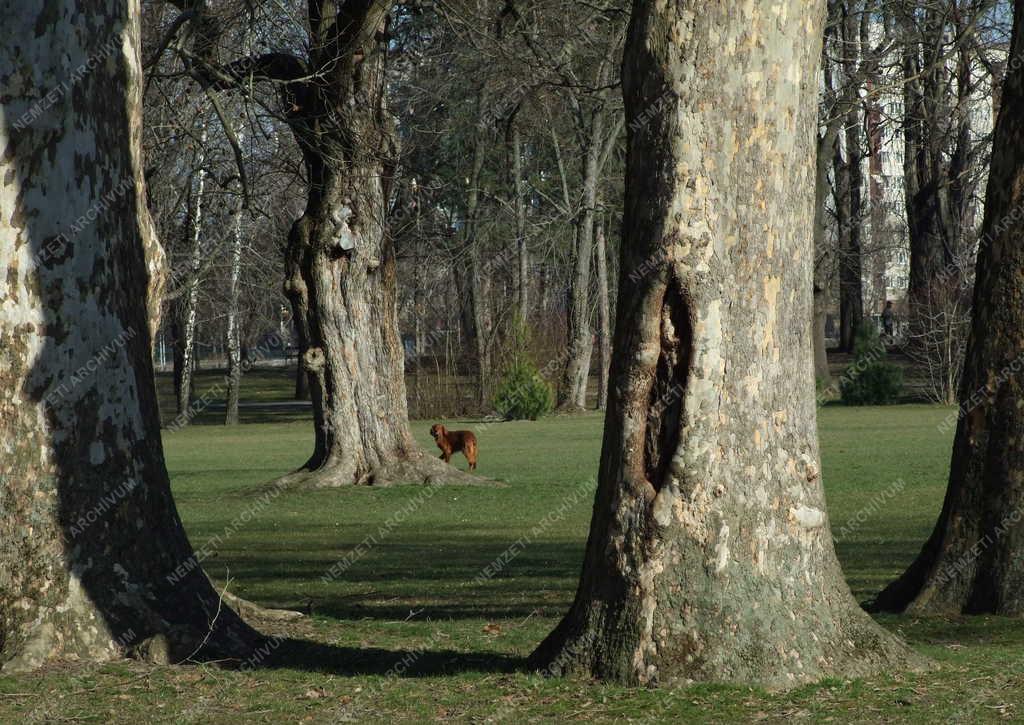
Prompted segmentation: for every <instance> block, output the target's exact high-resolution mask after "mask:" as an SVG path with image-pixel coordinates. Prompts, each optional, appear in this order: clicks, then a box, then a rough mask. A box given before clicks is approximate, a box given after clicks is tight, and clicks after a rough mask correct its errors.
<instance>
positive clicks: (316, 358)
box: [302, 347, 326, 374]
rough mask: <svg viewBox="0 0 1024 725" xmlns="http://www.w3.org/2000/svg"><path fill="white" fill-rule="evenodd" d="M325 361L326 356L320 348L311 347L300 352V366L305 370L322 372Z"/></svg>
mask: <svg viewBox="0 0 1024 725" xmlns="http://www.w3.org/2000/svg"><path fill="white" fill-rule="evenodd" d="M325 362H326V357H325V356H324V351H323V349H322V348H319V347H311V348H309V349H308V350H306V352H304V353H303V354H302V367H303V369H305V370H306V372H310V373H314V374H316V373H320V372H323V369H324V364H325Z"/></svg>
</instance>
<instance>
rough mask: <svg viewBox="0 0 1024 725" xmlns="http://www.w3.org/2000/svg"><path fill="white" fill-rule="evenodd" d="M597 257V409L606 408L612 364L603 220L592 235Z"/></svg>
mask: <svg viewBox="0 0 1024 725" xmlns="http://www.w3.org/2000/svg"><path fill="white" fill-rule="evenodd" d="M594 242H595V244H594V255H595V256H596V257H597V349H598V354H599V358H600V359H599V360H598V368H597V409H598V410H605V409H607V407H608V371H609V370H610V369H611V363H612V332H611V306H610V303H609V301H608V252H607V250H606V249H605V236H604V219H603V218H599V219H598V221H597V228H596V230H595V235H594Z"/></svg>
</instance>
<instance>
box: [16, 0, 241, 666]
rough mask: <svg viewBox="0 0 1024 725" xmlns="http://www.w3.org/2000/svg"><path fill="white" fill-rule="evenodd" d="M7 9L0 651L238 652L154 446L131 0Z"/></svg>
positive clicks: (160, 655) (153, 271) (150, 272)
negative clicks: (73, 76) (71, 75)
mask: <svg viewBox="0 0 1024 725" xmlns="http://www.w3.org/2000/svg"><path fill="white" fill-rule="evenodd" d="M0 17H3V18H4V23H5V26H4V38H5V40H4V43H3V44H2V45H0V87H2V88H4V89H5V91H4V95H3V97H2V103H3V108H2V109H0V148H3V149H5V152H4V154H3V155H2V156H0V183H2V186H0V199H2V202H0V205H2V206H3V208H4V210H5V213H3V214H0V258H2V259H4V260H5V261H6V263H7V274H6V275H5V276H4V278H3V282H0V297H2V298H3V299H4V300H5V303H4V305H3V306H2V308H0V389H3V390H4V391H6V393H7V394H5V395H3V396H0V440H3V441H4V446H3V447H0V510H2V511H3V512H4V515H3V516H2V517H0V583H2V584H0V664H2V668H3V671H4V672H12V671H18V670H24V669H30V668H34V667H38V666H40V665H41V664H42V663H44V662H45V661H47V660H49V659H52V658H61V657H77V658H78V659H79V660H88V661H103V660H109V659H111V658H114V657H117V656H119V655H121V654H124V653H126V652H129V653H135V654H137V655H140V656H146V657H148V658H150V659H155V660H163V661H175V662H176V661H180V660H183V659H184V658H186V657H189V656H190V655H191V656H192V657H202V658H204V659H205V658H210V657H214V658H218V659H220V658H227V657H234V658H238V657H245V656H247V655H248V653H250V652H251V650H252V647H253V645H254V644H256V643H257V642H258V641H259V638H258V635H257V634H256V633H255V632H253V631H252V630H251V629H249V628H248V627H247V626H246V625H245V624H244V623H243V622H241V620H239V619H238V617H237V616H236V615H235V614H234V613H233V612H232V611H231V610H230V609H228V608H227V607H222V606H221V603H220V602H219V601H218V596H217V592H216V591H215V590H214V589H213V588H212V586H211V585H210V582H209V580H208V579H207V578H206V576H205V575H204V573H203V570H202V568H201V567H199V566H198V564H197V561H196V558H195V556H194V554H193V550H192V547H191V546H190V545H189V542H188V540H187V539H186V537H185V532H184V529H183V528H182V525H181V521H180V519H179V518H178V514H177V511H176V509H175V506H174V501H173V499H172V497H171V491H170V485H169V482H168V477H167V470H166V468H165V466H164V459H163V451H162V448H161V443H160V430H159V420H158V412H157V402H156V390H155V387H154V382H153V364H152V358H151V355H150V340H151V329H150V325H151V322H152V321H153V320H154V319H155V317H154V314H153V304H154V301H153V296H154V295H153V292H154V290H155V288H156V287H158V286H159V284H158V283H159V281H160V277H161V276H162V267H161V259H162V252H161V251H160V246H159V243H158V241H157V239H156V237H155V235H154V234H153V225H152V222H151V220H150V219H149V212H148V211H147V208H146V198H145V191H144V182H143V174H142V159H141V151H142V140H141V124H142V67H141V62H140V58H139V37H140V31H139V17H140V8H139V3H138V2H137V0H132V1H131V2H125V1H124V0H104V1H97V2H91V3H85V4H82V3H73V2H70V1H69V0H49V1H48V2H45V3H41V4H40V7H39V9H36V10H32V9H29V6H27V5H25V4H24V3H22V2H15V0H2V1H0ZM100 58H102V59H103V60H102V61H100V62H95V59H100ZM72 67H81V68H86V67H88V68H89V70H88V72H87V73H85V74H84V75H82V76H81V77H80V78H79V79H78V80H77V82H76V85H75V87H74V89H73V90H71V91H70V92H67V93H63V94H60V95H55V94H50V95H47V93H48V92H49V91H50V89H54V88H61V87H62V84H64V83H66V82H67V78H68V69H69V68H72ZM25 68H31V69H32V72H31V73H30V74H26V73H25V71H24V69H25ZM44 98H47V99H52V103H50V102H49V101H48V102H47V103H45V104H43V103H42V99H44ZM126 179H127V180H131V181H132V183H130V184H129V186H128V187H127V189H126V188H125V186H124V182H125V180H126ZM84 215H88V217H89V218H91V219H93V220H92V221H91V222H90V223H88V224H86V225H84V226H81V225H80V224H79V220H80V219H81V218H82V217H83V216H84Z"/></svg>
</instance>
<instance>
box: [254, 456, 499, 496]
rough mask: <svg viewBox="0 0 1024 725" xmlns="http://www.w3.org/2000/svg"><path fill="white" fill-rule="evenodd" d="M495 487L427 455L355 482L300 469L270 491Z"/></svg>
mask: <svg viewBox="0 0 1024 725" xmlns="http://www.w3.org/2000/svg"><path fill="white" fill-rule="evenodd" d="M397 485H412V486H441V485H461V486H495V487H504V486H505V485H507V484H505V483H502V482H500V481H495V480H492V479H489V478H483V477H481V476H477V475H475V474H473V473H470V472H468V471H461V470H459V469H458V468H456V467H455V466H453V465H451V464H448V463H445V462H444V461H442V460H440V459H438V458H433V457H431V456H428V455H426V454H422V455H420V456H417V457H416V458H412V459H407V460H398V461H392V462H390V463H387V464H385V465H383V466H378V467H377V468H375V469H373V470H372V471H369V472H368V473H365V474H363V475H362V476H360V477H359V478H358V479H357V480H353V476H352V474H351V470H350V469H348V468H347V467H342V466H340V465H328V466H324V467H322V468H318V469H316V470H313V471H310V470H308V469H299V470H297V471H293V472H292V473H288V474H285V475H284V476H281V477H280V478H278V479H276V480H275V481H272V482H271V483H270V484H269V486H268V488H281V489H300V490H302V489H320V488H340V487H342V486H377V487H381V486H397Z"/></svg>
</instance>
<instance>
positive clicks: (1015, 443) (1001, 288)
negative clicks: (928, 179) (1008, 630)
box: [875, 3, 1024, 616]
mask: <svg viewBox="0 0 1024 725" xmlns="http://www.w3.org/2000/svg"><path fill="white" fill-rule="evenodd" d="M1022 24H1024V6H1022V5H1021V3H1017V4H1016V7H1015V11H1014V30H1013V40H1012V45H1011V57H1020V55H1021V54H1022V53H1024V25H1022ZM1022 148H1024V69H1022V68H1021V67H1020V66H1019V64H1018V65H1013V64H1011V66H1010V68H1009V70H1008V72H1007V76H1006V81H1005V83H1004V87H1003V94H1002V106H1001V108H1000V111H999V118H998V121H997V124H996V129H995V138H994V141H993V149H992V167H991V172H990V174H989V181H988V191H987V196H986V201H985V221H984V224H983V228H982V239H985V240H988V243H987V244H983V245H982V247H981V249H980V251H979V253H978V260H977V282H976V284H975V289H974V311H973V321H972V328H971V334H970V339H969V341H968V348H967V359H966V363H965V367H964V374H963V378H962V380H961V386H960V408H959V412H960V414H961V415H960V417H959V422H958V425H957V429H956V437H955V439H954V442H953V458H952V464H951V466H950V474H949V488H948V489H947V491H946V499H945V503H944V504H943V507H942V513H941V514H940V516H939V520H938V523H937V524H936V526H935V530H934V532H933V533H932V535H931V538H930V539H929V540H928V542H927V543H926V544H925V546H924V549H923V550H922V552H921V554H920V555H919V556H918V558H917V560H916V561H915V562H914V563H913V564H912V565H911V566H910V568H909V569H907V571H906V572H905V573H904V574H903V576H902V577H900V578H899V579H898V580H897V581H895V582H893V583H892V584H890V585H889V586H888V587H887V588H886V589H885V590H884V591H883V592H882V593H881V594H880V595H879V597H878V599H877V601H876V603H875V605H876V607H878V608H879V609H881V610H886V611H897V612H899V611H908V612H912V613H914V614H959V613H968V614H980V613H993V614H1005V615H1011V616H1019V615H1021V614H1024V517H1022V514H1021V512H1022V511H1024V408H1022V407H1021V403H1020V401H1021V400H1024V336H1022V331H1024V229H1022V228H1021V226H1020V225H1019V224H1012V223H1008V222H1007V220H1008V219H1010V218H1012V216H1013V214H1014V210H1015V209H1019V208H1020V207H1021V206H1022V205H1024V154H1022V151H1021V150H1022Z"/></svg>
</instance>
